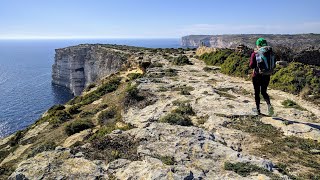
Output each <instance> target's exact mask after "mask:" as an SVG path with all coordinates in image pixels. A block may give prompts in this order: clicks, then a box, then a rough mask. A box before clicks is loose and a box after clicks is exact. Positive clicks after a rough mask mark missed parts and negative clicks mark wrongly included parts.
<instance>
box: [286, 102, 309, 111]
mask: <svg viewBox="0 0 320 180" xmlns="http://www.w3.org/2000/svg"><path fill="white" fill-rule="evenodd" d="M281 104H282V105H283V106H284V107H285V108H295V109H299V110H301V111H305V110H306V109H304V108H302V107H301V106H299V105H298V104H297V103H296V102H294V101H292V100H290V99H287V100H285V101H283V102H282V103H281Z"/></svg>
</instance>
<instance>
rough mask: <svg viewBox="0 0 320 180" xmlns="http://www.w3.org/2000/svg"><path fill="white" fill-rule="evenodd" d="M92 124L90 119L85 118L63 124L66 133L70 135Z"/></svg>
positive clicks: (90, 126) (88, 127)
mask: <svg viewBox="0 0 320 180" xmlns="http://www.w3.org/2000/svg"><path fill="white" fill-rule="evenodd" d="M93 126H94V125H93V123H92V122H91V120H87V119H80V120H75V121H73V122H71V123H70V124H68V125H66V126H65V132H66V133H67V135H68V136H71V135H73V134H75V133H78V132H80V131H83V130H86V129H90V128H92V127H93Z"/></svg>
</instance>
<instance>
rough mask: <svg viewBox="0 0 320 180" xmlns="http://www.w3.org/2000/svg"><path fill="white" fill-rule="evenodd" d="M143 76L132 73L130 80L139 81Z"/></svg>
mask: <svg viewBox="0 0 320 180" xmlns="http://www.w3.org/2000/svg"><path fill="white" fill-rule="evenodd" d="M142 76H143V74H141V73H130V74H128V78H129V80H134V79H139V78H141V77H142Z"/></svg>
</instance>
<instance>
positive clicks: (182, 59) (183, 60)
mask: <svg viewBox="0 0 320 180" xmlns="http://www.w3.org/2000/svg"><path fill="white" fill-rule="evenodd" d="M172 63H173V64H174V65H178V66H182V65H187V64H189V65H192V63H191V61H190V60H189V58H188V57H187V56H186V55H180V56H178V57H176V58H174V59H173V62H172Z"/></svg>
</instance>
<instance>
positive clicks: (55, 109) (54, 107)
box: [48, 104, 65, 114]
mask: <svg viewBox="0 0 320 180" xmlns="http://www.w3.org/2000/svg"><path fill="white" fill-rule="evenodd" d="M64 109H65V106H64V105H61V104H57V105H54V106H52V107H51V108H49V109H48V114H50V113H53V112H56V111H58V110H64Z"/></svg>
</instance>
